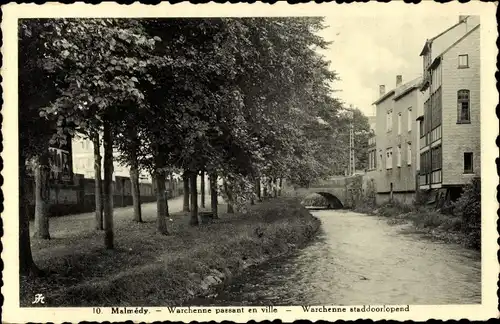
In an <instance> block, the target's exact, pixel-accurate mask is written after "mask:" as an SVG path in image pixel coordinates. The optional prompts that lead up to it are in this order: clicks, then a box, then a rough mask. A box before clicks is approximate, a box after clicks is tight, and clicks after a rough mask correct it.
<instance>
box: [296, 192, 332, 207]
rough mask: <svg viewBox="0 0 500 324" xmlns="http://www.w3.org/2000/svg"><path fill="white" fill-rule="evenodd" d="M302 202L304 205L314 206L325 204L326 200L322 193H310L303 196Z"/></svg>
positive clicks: (326, 203)
mask: <svg viewBox="0 0 500 324" xmlns="http://www.w3.org/2000/svg"><path fill="white" fill-rule="evenodd" d="M302 204H303V205H304V206H315V207H320V206H327V205H328V200H327V199H326V198H325V197H323V196H322V195H320V194H317V193H314V194H311V195H309V196H307V197H305V198H304V199H303V200H302Z"/></svg>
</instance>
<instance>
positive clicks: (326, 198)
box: [302, 189, 344, 209]
mask: <svg viewBox="0 0 500 324" xmlns="http://www.w3.org/2000/svg"><path fill="white" fill-rule="evenodd" d="M302 197H303V199H302V203H303V204H304V205H306V206H316V207H323V208H328V209H342V208H344V204H343V203H342V201H341V200H340V199H339V197H337V196H336V195H335V193H331V192H328V191H326V190H321V189H319V190H311V191H306V192H304V193H303V195H302ZM318 198H319V200H318Z"/></svg>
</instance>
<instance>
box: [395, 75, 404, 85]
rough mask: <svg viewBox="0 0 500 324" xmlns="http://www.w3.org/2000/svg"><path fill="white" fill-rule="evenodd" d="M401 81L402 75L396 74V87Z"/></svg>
mask: <svg viewBox="0 0 500 324" xmlns="http://www.w3.org/2000/svg"><path fill="white" fill-rule="evenodd" d="M402 83H403V76H402V75H396V87H399V86H400V85H401V84H402Z"/></svg>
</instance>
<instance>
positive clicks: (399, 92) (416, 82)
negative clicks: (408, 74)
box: [392, 77, 422, 101]
mask: <svg viewBox="0 0 500 324" xmlns="http://www.w3.org/2000/svg"><path fill="white" fill-rule="evenodd" d="M421 83H422V78H421V77H418V78H416V79H413V80H411V81H410V82H407V83H405V84H403V85H402V86H399V87H398V88H397V89H396V90H395V96H394V98H392V100H394V101H396V100H399V99H401V98H402V97H404V96H405V95H407V94H408V93H410V92H411V91H413V90H415V89H418V88H419V87H420V84H421Z"/></svg>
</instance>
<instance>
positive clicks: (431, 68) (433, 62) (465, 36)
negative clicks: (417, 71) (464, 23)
mask: <svg viewBox="0 0 500 324" xmlns="http://www.w3.org/2000/svg"><path fill="white" fill-rule="evenodd" d="M479 26H481V25H480V24H479V25H477V26H476V27H474V28H472V29H471V30H469V31H468V32H467V33H466V34H465V35H463V36H462V37H460V38H459V39H458V40H457V41H456V42H455V43H453V44H451V45H450V46H449V47H448V48H447V49H445V50H444V51H443V52H442V53H441V54H439V55H438V56H436V58H435V59H434V61H432V63H431V64H430V65H429V67H428V70H433V69H435V68H436V67H437V66H438V65H439V62H440V61H441V59H442V58H443V55H444V54H446V53H447V52H448V51H449V50H451V49H452V48H453V47H455V46H456V45H457V44H458V43H460V42H461V41H463V40H464V39H466V38H467V37H468V36H469V35H470V34H472V33H473V32H474V31H475V30H476V29H478V28H479Z"/></svg>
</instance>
